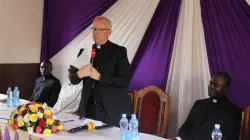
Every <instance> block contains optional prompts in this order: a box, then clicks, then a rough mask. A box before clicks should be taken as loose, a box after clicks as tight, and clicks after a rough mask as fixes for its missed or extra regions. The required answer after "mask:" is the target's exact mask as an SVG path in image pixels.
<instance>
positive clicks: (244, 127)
mask: <svg viewBox="0 0 250 140" xmlns="http://www.w3.org/2000/svg"><path fill="white" fill-rule="evenodd" d="M249 114H250V106H246V107H245V108H244V110H243V112H242V120H241V134H240V139H241V140H245V139H246V137H247V134H248V124H249Z"/></svg>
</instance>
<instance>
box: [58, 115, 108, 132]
mask: <svg viewBox="0 0 250 140" xmlns="http://www.w3.org/2000/svg"><path fill="white" fill-rule="evenodd" d="M56 117H57V119H59V120H60V121H61V122H62V123H63V124H64V128H63V130H67V131H68V130H70V129H72V128H76V127H79V126H84V125H85V124H87V123H89V122H93V123H95V125H96V126H102V125H103V123H102V122H100V121H96V120H92V119H88V118H86V119H81V120H79V116H77V115H74V114H69V113H64V112H62V113H59V114H57V115H56Z"/></svg>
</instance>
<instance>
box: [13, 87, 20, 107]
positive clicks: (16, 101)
mask: <svg viewBox="0 0 250 140" xmlns="http://www.w3.org/2000/svg"><path fill="white" fill-rule="evenodd" d="M19 95H20V91H19V90H18V87H15V89H14V91H13V107H15V108H16V107H18V106H19Z"/></svg>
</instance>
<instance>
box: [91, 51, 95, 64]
mask: <svg viewBox="0 0 250 140" xmlns="http://www.w3.org/2000/svg"><path fill="white" fill-rule="evenodd" d="M95 56H96V51H95V48H92V51H91V63H92V66H93V67H94V62H93V61H94V58H95Z"/></svg>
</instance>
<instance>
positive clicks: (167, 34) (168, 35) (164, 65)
mask: <svg viewBox="0 0 250 140" xmlns="http://www.w3.org/2000/svg"><path fill="white" fill-rule="evenodd" d="M180 5H181V0H160V2H159V5H158V7H157V9H156V11H155V13H154V15H153V18H152V20H151V22H150V24H149V27H148V29H147V31H146V33H145V35H144V37H143V39H142V42H141V44H140V46H139V48H138V50H137V52H136V55H135V57H134V59H133V62H132V64H131V79H130V86H129V90H130V91H133V90H140V89H142V88H144V87H146V86H150V85H155V86H158V87H160V88H162V89H163V90H165V87H166V82H167V75H168V71H169V66H170V62H171V57H172V50H173V45H174V39H175V33H176V27H177V23H178V17H179V11H180Z"/></svg>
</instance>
